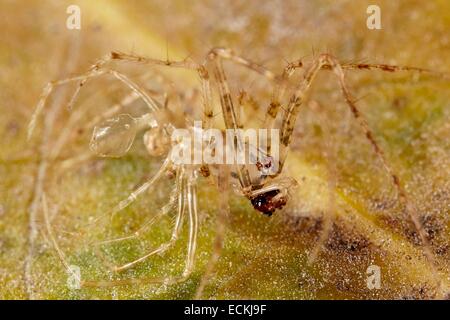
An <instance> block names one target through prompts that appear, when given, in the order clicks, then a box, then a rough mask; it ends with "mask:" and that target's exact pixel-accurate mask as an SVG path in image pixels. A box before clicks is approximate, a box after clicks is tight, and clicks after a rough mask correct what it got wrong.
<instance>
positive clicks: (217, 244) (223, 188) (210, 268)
mask: <svg viewBox="0 0 450 320" xmlns="http://www.w3.org/2000/svg"><path fill="white" fill-rule="evenodd" d="M221 169H222V170H220V172H219V177H218V179H217V184H218V187H219V192H220V202H219V211H218V214H217V222H216V236H215V238H214V243H213V252H212V254H211V257H210V258H209V261H208V264H207V266H206V270H205V272H204V274H203V276H202V278H201V280H200V284H199V286H198V288H197V291H196V293H195V299H201V298H202V294H203V290H204V289H205V287H206V285H207V283H208V281H209V279H210V277H211V274H212V273H213V272H214V268H215V266H216V264H217V262H218V261H219V258H220V255H221V253H222V249H223V243H224V239H225V231H226V225H227V218H228V215H229V213H230V206H229V203H228V192H229V190H228V188H229V184H228V180H229V175H230V174H229V170H228V168H227V167H226V166H221Z"/></svg>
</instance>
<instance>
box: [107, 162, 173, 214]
mask: <svg viewBox="0 0 450 320" xmlns="http://www.w3.org/2000/svg"><path fill="white" fill-rule="evenodd" d="M170 164H171V161H170V157H168V158H166V160H164V162H163V164H162V165H161V167H160V168H159V170H158V171H157V172H156V173H155V175H154V176H153V177H151V178H150V179H149V180H148V181H146V182H145V183H143V184H142V185H141V186H139V187H138V188H137V189H136V190H134V191H133V192H132V193H131V194H130V195H129V196H128V197H127V198H126V199H125V200H122V201H120V202H119V204H118V205H117V206H116V207H115V208H114V210H113V213H112V217H111V218H113V217H114V215H115V214H116V213H118V212H119V211H122V210H123V209H125V208H126V207H128V206H129V205H130V204H131V203H132V202H134V201H135V200H136V199H137V197H138V196H139V195H140V194H142V193H143V192H145V191H146V190H147V189H148V188H150V187H151V186H152V185H153V184H155V183H156V182H157V181H158V180H159V179H160V178H161V177H162V175H163V174H164V172H166V170H167V168H168V167H169V165H170Z"/></svg>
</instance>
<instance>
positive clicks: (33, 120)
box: [28, 72, 103, 140]
mask: <svg viewBox="0 0 450 320" xmlns="http://www.w3.org/2000/svg"><path fill="white" fill-rule="evenodd" d="M101 74H103V72H102V73H92V72H89V73H86V74H83V75H80V76H76V77H72V78H67V79H63V80H58V81H51V82H49V83H47V85H46V86H45V87H44V89H43V90H42V93H41V96H40V98H39V102H38V104H37V106H36V109H35V111H34V113H33V115H32V116H31V120H30V123H29V124H28V140H30V139H31V136H32V135H33V131H34V129H35V127H36V122H37V118H38V117H39V115H40V114H41V113H42V111H43V109H44V107H45V105H46V102H47V99H48V97H49V96H50V94H51V93H52V92H53V90H54V88H55V87H58V86H61V85H64V84H67V83H70V82H75V81H83V80H85V79H88V78H92V77H96V76H99V75H101Z"/></svg>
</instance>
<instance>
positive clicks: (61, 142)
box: [50, 92, 139, 159]
mask: <svg viewBox="0 0 450 320" xmlns="http://www.w3.org/2000/svg"><path fill="white" fill-rule="evenodd" d="M138 98H139V95H138V94H136V93H135V92H132V93H131V94H128V95H126V96H125V97H124V98H123V99H122V100H121V101H120V102H119V103H116V104H114V105H112V106H111V107H109V108H108V109H107V110H106V111H105V112H104V113H102V114H101V115H99V116H96V117H94V119H92V120H91V121H89V124H88V125H87V126H86V127H87V128H89V127H90V126H92V125H93V124H95V123H97V122H99V121H100V120H101V119H104V118H107V117H110V116H112V115H114V114H115V113H117V112H118V111H119V110H120V109H122V108H123V107H125V106H127V105H130V104H132V103H133V102H135V101H136V100H137V99H138ZM84 114H85V110H81V109H80V110H77V112H74V113H72V115H71V117H70V120H69V121H68V123H67V125H66V126H65V127H64V130H63V131H62V132H61V134H60V135H59V136H58V140H56V142H55V144H54V146H53V148H52V151H51V153H50V158H51V159H56V158H57V157H58V155H59V154H60V153H61V150H62V148H63V147H64V146H65V145H66V143H67V141H68V139H69V136H70V134H71V133H72V131H73V129H74V127H75V125H76V124H77V123H78V122H79V121H80V120H81V118H82V117H83V115H84ZM92 156H93V155H92Z"/></svg>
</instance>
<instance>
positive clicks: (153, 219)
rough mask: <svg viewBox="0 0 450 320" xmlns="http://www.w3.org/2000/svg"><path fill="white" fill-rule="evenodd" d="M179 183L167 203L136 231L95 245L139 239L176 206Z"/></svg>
mask: <svg viewBox="0 0 450 320" xmlns="http://www.w3.org/2000/svg"><path fill="white" fill-rule="evenodd" d="M180 177H181V176H180ZM179 183H181V181H177V183H176V185H175V188H173V190H172V192H171V195H170V199H169V202H168V203H167V204H166V205H165V206H164V207H163V208H162V209H161V210H160V211H159V212H158V213H157V214H156V215H154V216H153V217H151V218H150V219H147V220H146V221H145V222H144V223H143V225H142V226H141V227H140V228H139V229H138V230H136V231H135V232H133V233H132V234H129V235H127V236H123V237H119V238H114V239H108V240H103V241H100V242H97V243H96V245H104V244H110V243H115V242H121V241H124V240H131V239H136V238H139V237H140V236H142V235H143V233H144V231H146V230H148V229H149V228H150V227H151V226H153V225H154V224H155V222H157V221H158V220H159V219H160V218H162V217H163V216H165V215H167V214H168V213H169V212H170V211H172V209H173V208H174V207H175V206H176V202H177V199H178V193H179V191H180V190H179V188H178V185H179Z"/></svg>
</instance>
